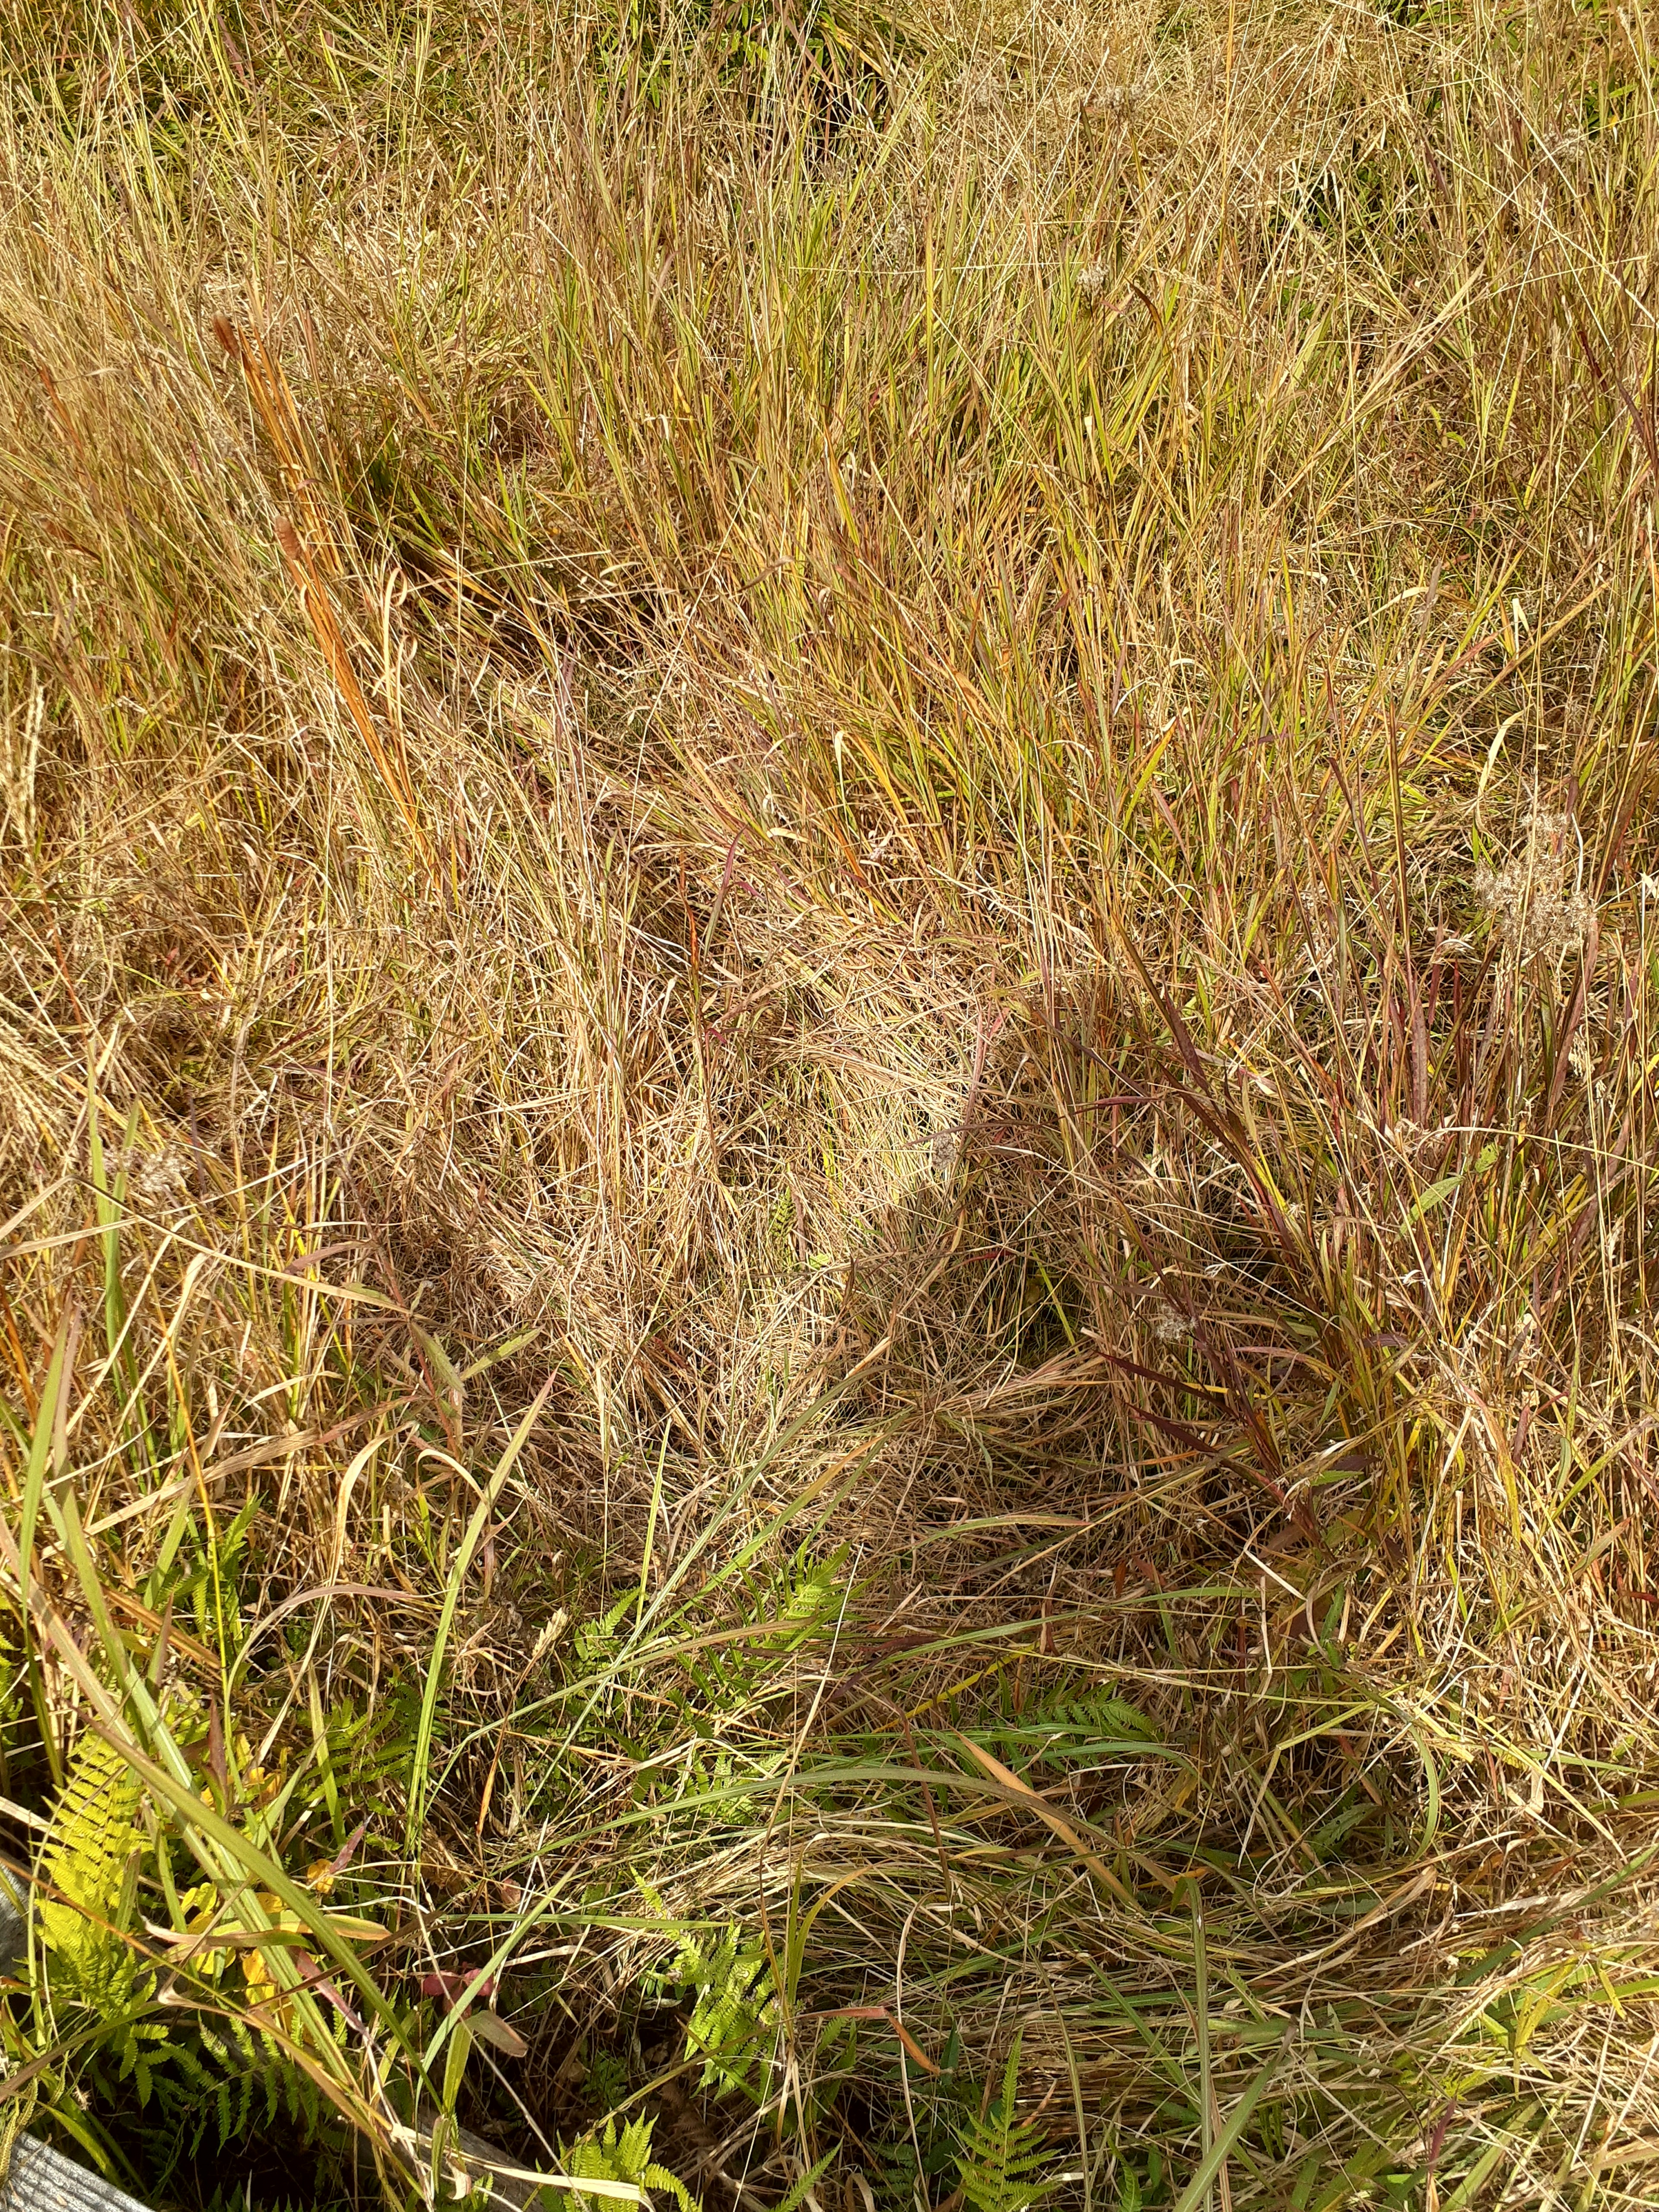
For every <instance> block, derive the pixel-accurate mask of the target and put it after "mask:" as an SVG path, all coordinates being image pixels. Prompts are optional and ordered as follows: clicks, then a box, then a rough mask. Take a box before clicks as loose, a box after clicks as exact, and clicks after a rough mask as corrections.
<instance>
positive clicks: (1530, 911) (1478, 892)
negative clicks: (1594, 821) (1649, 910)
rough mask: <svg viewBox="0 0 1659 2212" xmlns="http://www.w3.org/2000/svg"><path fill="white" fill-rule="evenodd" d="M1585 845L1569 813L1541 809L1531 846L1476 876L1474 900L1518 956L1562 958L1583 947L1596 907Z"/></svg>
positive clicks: (1532, 824)
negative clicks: (1586, 886)
mask: <svg viewBox="0 0 1659 2212" xmlns="http://www.w3.org/2000/svg"><path fill="white" fill-rule="evenodd" d="M1582 873H1583V841H1582V839H1581V838H1580V837H1579V836H1578V830H1577V823H1575V822H1574V820H1573V818H1572V817H1571V814H1549V813H1546V812H1544V811H1542V810H1540V811H1538V812H1536V813H1534V815H1533V816H1532V817H1531V819H1530V820H1529V821H1528V823H1527V842H1526V843H1525V845H1524V846H1523V848H1522V850H1521V851H1520V852H1519V853H1517V854H1514V855H1513V856H1512V857H1511V858H1510V860H1506V861H1505V862H1504V866H1502V867H1501V868H1488V867H1483V868H1479V869H1477V870H1476V872H1475V878H1474V895H1475V896H1476V897H1477V898H1478V899H1479V900H1480V903H1481V905H1482V906H1484V907H1485V908H1486V909H1487V911H1488V912H1489V913H1490V914H1491V915H1492V921H1493V926H1494V927H1495V928H1496V930H1497V932H1498V938H1499V939H1500V940H1501V941H1502V942H1503V943H1504V945H1509V946H1510V947H1511V948H1512V949H1513V950H1514V951H1516V952H1519V953H1528V952H1542V953H1546V954H1555V953H1561V952H1565V951H1568V950H1569V949H1570V948H1571V947H1572V946H1574V945H1583V942H1584V940H1585V939H1586V938H1587V937H1588V936H1589V932H1590V926H1591V923H1592V922H1593V921H1594V920H1595V905H1594V902H1592V901H1591V899H1590V898H1589V896H1588V895H1587V894H1586V892H1585V891H1584V890H1583V888H1582V884H1581V882H1580V878H1581V876H1582Z"/></svg>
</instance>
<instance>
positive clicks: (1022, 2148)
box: [958, 2036, 1054, 2212]
mask: <svg viewBox="0 0 1659 2212" xmlns="http://www.w3.org/2000/svg"><path fill="white" fill-rule="evenodd" d="M1018 2093H1019V2038H1018V2036H1016V2037H1015V2038H1014V2046H1013V2049H1012V2051H1010V2052H1009V2053H1008V2063H1007V2065H1006V2067H1005V2068H1004V2069H1003V2075H1002V2089H1001V2093H1000V2095H999V2096H997V2097H996V2098H995V2099H994V2100H993V2102H992V2104H991V2106H990V2109H989V2110H988V2111H987V2112H983V2113H980V2112H971V2113H969V2117H968V2119H967V2121H966V2123H965V2124H964V2126H963V2141H962V2153H961V2156H960V2159H959V2160H958V2172H959V2174H960V2178H961V2182H962V2201H963V2204H964V2205H965V2206H966V2207H967V2212H1030V2208H1031V2207H1032V2206H1034V2205H1036V2204H1040V2203H1042V2199H1043V2198H1044V2197H1048V2196H1049V2195H1050V2194H1051V2193H1052V2191H1053V2190H1054V2182H1053V2181H1052V2180H1049V2179H1047V2178H1046V2177H1045V2176H1044V2174H1043V2171H1042V2169H1043V2166H1044V2164H1045V2162H1046V2160H1045V2154H1044V2150H1043V2146H1042V2138H1041V2137H1040V2136H1039V2135H1038V2133H1037V2130H1036V2128H1035V2127H1034V2126H1033V2125H1032V2124H1031V2122H1030V2120H1022V2119H1021V2118H1019V2117H1018V2114H1017V2112H1016V2111H1015V2100H1016V2099H1017V2098H1018Z"/></svg>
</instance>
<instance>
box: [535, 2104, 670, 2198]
mask: <svg viewBox="0 0 1659 2212" xmlns="http://www.w3.org/2000/svg"><path fill="white" fill-rule="evenodd" d="M654 2125H655V2123H654V2122H653V2120H651V2119H650V2118H647V2117H646V2116H644V2115H641V2117H640V2118H638V2119H634V2120H629V2122H628V2123H627V2124H626V2125H625V2126H624V2127H622V2128H620V2129H619V2128H618V2127H617V2123H616V2121H615V2120H614V2119H611V2120H607V2121H606V2123H605V2132H604V2133H603V2135H593V2136H584V2137H583V2138H582V2140H581V2141H580V2142H577V2143H574V2144H572V2145H571V2146H570V2147H569V2148H567V2149H565V2150H564V2151H562V2154H561V2155H562V2164H563V2166H564V2170H565V2172H567V2173H568V2174H569V2175H570V2176H571V2177H572V2179H574V2180H578V2181H620V2182H624V2183H628V2184H629V2185H632V2186H633V2187H635V2188H637V2189H641V2190H644V2189H656V2190H660V2191H662V2192H663V2194H664V2195H665V2196H666V2197H671V2198H672V2199H673V2201H674V2203H676V2204H677V2205H678V2207H679V2208H680V2212H701V2208H700V2206H699V2203H698V2200H697V2199H696V2197H694V2196H693V2195H692V2194H691V2192H690V2190H689V2189H688V2188H687V2187H686V2185H685V2184H684V2182H683V2181H682V2180H681V2179H680V2178H679V2176H678V2174H676V2173H674V2172H671V2171H670V2169H669V2168H668V2167H667V2166H664V2165H663V2164H662V2163H661V2162H660V2160H657V2159H653V2157H652V2155H651V2136H652V2132H653V2127H654ZM569 2195H570V2197H571V2198H572V2199H573V2200H574V2203H576V2204H577V2205H578V2206H580V2208H581V2212H607V2208H606V2206H605V2199H604V2198H603V2197H599V2196H597V2195H593V2194H591V2193H590V2194H584V2192H583V2191H580V2190H573V2191H570V2192H569Z"/></svg>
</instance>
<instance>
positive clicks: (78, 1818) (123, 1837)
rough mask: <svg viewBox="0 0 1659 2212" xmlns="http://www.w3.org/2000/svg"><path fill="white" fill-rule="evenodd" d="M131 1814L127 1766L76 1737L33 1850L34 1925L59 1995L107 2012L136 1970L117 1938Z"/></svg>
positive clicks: (126, 1892)
mask: <svg viewBox="0 0 1659 2212" xmlns="http://www.w3.org/2000/svg"><path fill="white" fill-rule="evenodd" d="M137 1813H138V1778H137V1775H136V1774H135V1773H134V1772H133V1771H132V1769H131V1766H129V1765H128V1764H127V1762H126V1760H125V1759H123V1757H122V1756H121V1753H119V1751H118V1750H117V1748H116V1747H115V1746H114V1745H113V1744H112V1743H110V1742H108V1741H106V1739H105V1738H104V1737H102V1736H99V1735H91V1734H90V1733H88V1734H87V1735H82V1738H81V1741H80V1742H79V1743H78V1744H77V1745H76V1749H75V1757H74V1760H73V1763H72V1764H71V1766H70V1774H69V1778H68V1780H67V1782H66V1783H65V1784H64V1794H63V1796H62V1798H61V1799H60V1800H59V1802H58V1812H57V1816H56V1818H55V1820H53V1822H52V1834H51V1835H50V1837H49V1838H47V1841H46V1846H45V1848H44V1850H42V1852H41V1854H40V1869H39V1871H40V1883H41V1887H42V1890H43V1892H46V1894H43V1896H42V1898H41V1902H40V1929H41V1935H42V1937H43V1939H44V1941H45V1943H46V1949H47V1950H48V1952H49V1953H50V1954H51V1955H52V1980H53V1986H54V1988H55V1989H56V1990H58V1994H59V1995H60V1996H68V1997H70V1998H73V1999H75V2000H76V2001H77V2002H81V2003H82V2004H86V2005H88V2006H91V2007H93V2008H94V2009H96V2010H97V2011H99V2012H100V2013H102V2014H104V2015H105V2016H106V2017H110V2016H112V2015H116V2014H118V2013H120V2012H122V2011H124V2010H125V2007H126V2004H127V2002H128V2000H129V1999H130V1997H131V1994H132V1990H133V1985H134V1983H135V1980H136V1979H137V1962H136V1961H135V1960H134V1958H133V1955H132V1953H131V1950H130V1949H129V1948H128V1947H127V1945H126V1944H125V1942H122V1940H121V1931H122V1930H123V1929H125V1927H126V1926H127V1925H128V1923H130V1921H131V1917H132V1896H131V1887H130V1881H129V1874H130V1869H131V1862H132V1857H133V1829H134V1823H135V1821H136V1820H137Z"/></svg>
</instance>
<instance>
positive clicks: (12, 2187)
mask: <svg viewBox="0 0 1659 2212" xmlns="http://www.w3.org/2000/svg"><path fill="white" fill-rule="evenodd" d="M0 2212H145V2208H144V2207H143V2205H142V2204H140V2203H138V2202H137V2198H135V2197H129V2196H127V2195H126V2194H125V2191H122V2190H119V2189H116V2188H113V2187H112V2185H110V2184H109V2183H108V2182H107V2181H103V2180H100V2179H99V2177H98V2175H97V2174H95V2173H88V2171H87V2169H86V2167H85V2166H76V2163H75V2161H74V2160H72V2159H68V2158H65V2157H64V2154H63V2153H62V2151H57V2150H54V2149H53V2148H52V2145H51V2144H50V2143H43V2142H40V2141H38V2140H37V2139H36V2137H34V2136H18V2138H17V2140H16V2142H15V2143H14V2144H13V2145H12V2147H11V2168H10V2171H9V2172H8V2174H7V2175H6V2178H5V2180H4V2181H3V2183H0Z"/></svg>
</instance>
